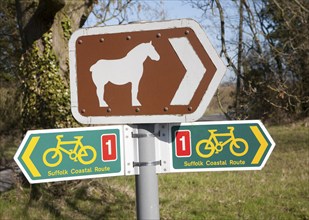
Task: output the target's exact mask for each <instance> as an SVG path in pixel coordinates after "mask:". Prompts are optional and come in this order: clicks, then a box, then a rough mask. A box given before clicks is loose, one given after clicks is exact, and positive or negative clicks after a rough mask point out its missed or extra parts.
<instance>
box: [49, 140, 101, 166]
mask: <svg viewBox="0 0 309 220" xmlns="http://www.w3.org/2000/svg"><path fill="white" fill-rule="evenodd" d="M61 138H63V135H57V136H56V139H57V141H58V142H57V146H56V147H54V148H49V149H47V150H46V151H45V152H44V154H43V162H44V164H45V165H46V166H49V167H56V166H58V165H59V164H60V163H61V161H62V152H63V153H66V154H68V155H69V157H70V159H71V160H73V161H74V162H77V161H79V162H80V163H82V164H85V165H86V164H91V163H92V162H93V161H95V159H96V157H97V152H96V150H95V149H94V148H93V147H92V146H84V145H83V143H82V142H81V139H82V138H83V136H75V137H74V138H75V140H74V141H61ZM63 145H75V146H74V149H73V150H72V149H70V150H66V149H65V148H63V147H62V146H63Z"/></svg>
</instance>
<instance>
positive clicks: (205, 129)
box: [160, 120, 275, 173]
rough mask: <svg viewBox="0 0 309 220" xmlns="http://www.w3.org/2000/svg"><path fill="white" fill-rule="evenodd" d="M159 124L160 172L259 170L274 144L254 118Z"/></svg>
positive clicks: (262, 126)
mask: <svg viewBox="0 0 309 220" xmlns="http://www.w3.org/2000/svg"><path fill="white" fill-rule="evenodd" d="M160 126H163V128H160V129H163V130H160V133H161V134H165V136H163V137H161V138H163V139H162V141H161V142H160V149H161V159H162V161H163V163H162V164H163V167H162V168H161V169H162V173H164V172H193V171H194V172H201V171H225V170H226V171H228V170H260V169H262V168H263V167H264V165H265V163H266V161H267V160H268V157H269V156H270V154H271V152H272V150H273V149H274V147H275V143H274V141H273V139H272V138H271V136H270V135H269V133H268V132H267V130H266V128H265V127H264V125H263V124H262V123H261V122H260V121H257V120H252V121H224V122H196V123H184V124H169V125H160Z"/></svg>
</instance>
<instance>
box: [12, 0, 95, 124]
mask: <svg viewBox="0 0 309 220" xmlns="http://www.w3.org/2000/svg"><path fill="white" fill-rule="evenodd" d="M15 3H16V11H17V21H18V26H19V31H20V36H21V40H22V48H23V56H22V60H21V64H20V77H21V79H22V85H23V86H22V94H23V110H22V118H23V127H24V129H30V128H54V127H67V126H72V125H73V124H74V120H73V118H72V116H71V111H70V93H69V69H68V62H69V61H68V40H69V38H70V36H71V33H72V32H74V31H75V30H76V29H78V28H79V27H81V26H82V25H83V23H84V22H85V20H86V18H87V17H88V15H89V13H90V12H91V10H92V7H93V4H94V1H93V0H74V1H72V0H32V1H24V0H16V1H15Z"/></svg>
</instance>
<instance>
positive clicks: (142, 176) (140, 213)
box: [134, 124, 160, 219]
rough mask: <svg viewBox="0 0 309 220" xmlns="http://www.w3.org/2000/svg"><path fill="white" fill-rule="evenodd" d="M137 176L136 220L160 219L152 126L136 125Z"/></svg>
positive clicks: (156, 162) (157, 163) (157, 162)
mask: <svg viewBox="0 0 309 220" xmlns="http://www.w3.org/2000/svg"><path fill="white" fill-rule="evenodd" d="M135 137H137V138H138V147H139V161H140V162H136V163H134V166H139V175H136V176H135V184H136V212H137V219H160V212H159V193H158V191H159V190H158V188H159V187H158V176H157V173H156V165H159V164H160V161H155V159H156V152H155V135H154V124H143V125H138V134H136V135H135Z"/></svg>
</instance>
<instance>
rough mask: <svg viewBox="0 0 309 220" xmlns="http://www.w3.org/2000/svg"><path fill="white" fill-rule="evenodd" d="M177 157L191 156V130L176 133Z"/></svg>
mask: <svg viewBox="0 0 309 220" xmlns="http://www.w3.org/2000/svg"><path fill="white" fill-rule="evenodd" d="M175 139H176V140H175V145H176V156H177V157H190V156H191V152H192V151H191V133H190V131H189V130H180V131H176V133H175Z"/></svg>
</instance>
